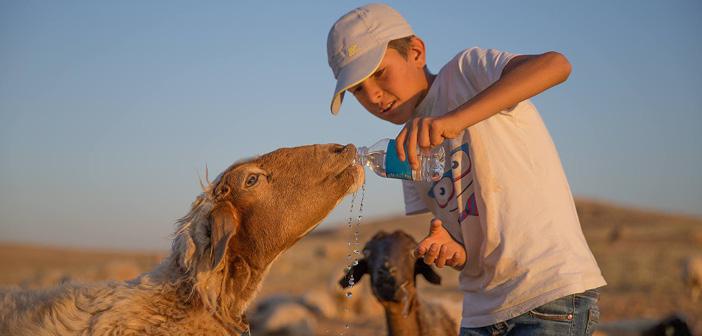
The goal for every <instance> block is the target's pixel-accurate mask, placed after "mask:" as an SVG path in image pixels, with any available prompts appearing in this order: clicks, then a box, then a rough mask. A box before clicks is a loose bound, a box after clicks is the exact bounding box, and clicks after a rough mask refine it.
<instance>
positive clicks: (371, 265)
mask: <svg viewBox="0 0 702 336" xmlns="http://www.w3.org/2000/svg"><path fill="white" fill-rule="evenodd" d="M416 248H417V242H416V241H415V240H414V238H412V236H410V235H409V234H407V233H405V232H403V231H395V232H393V233H392V234H387V233H385V232H383V231H380V232H378V233H376V234H375V236H373V238H372V239H371V240H369V241H368V242H367V243H366V245H365V247H364V248H363V256H364V257H363V259H361V260H359V261H358V264H357V265H355V266H352V267H351V269H350V270H348V272H347V273H346V275H345V276H344V277H343V278H342V279H341V280H340V281H339V284H340V285H341V286H342V287H344V288H346V287H349V286H350V285H351V284H350V280H351V276H353V279H354V281H355V282H358V281H360V280H361V278H362V277H363V275H364V274H370V281H371V288H372V289H373V294H374V295H375V297H376V298H378V300H379V301H380V303H381V304H383V305H384V306H386V305H388V304H393V303H401V304H402V305H403V306H404V309H403V311H405V310H406V309H407V304H409V299H410V296H412V295H414V292H415V290H416V287H415V284H416V277H417V275H418V274H421V275H422V276H424V278H425V279H427V280H428V281H429V282H431V283H433V284H437V285H438V284H441V277H440V276H439V275H438V274H436V272H434V270H433V269H432V268H431V266H429V265H427V264H426V263H424V261H423V260H422V259H417V258H416V257H415V256H414V254H413V251H414V250H415V249H416Z"/></svg>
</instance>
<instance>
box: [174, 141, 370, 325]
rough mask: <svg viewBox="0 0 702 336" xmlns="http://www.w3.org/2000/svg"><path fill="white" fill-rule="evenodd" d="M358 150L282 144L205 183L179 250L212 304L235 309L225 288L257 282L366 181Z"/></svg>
mask: <svg viewBox="0 0 702 336" xmlns="http://www.w3.org/2000/svg"><path fill="white" fill-rule="evenodd" d="M355 156H356V148H355V147H354V146H353V145H348V146H341V145H333V144H330V145H312V146H304V147H296V148H284V149H279V150H276V151H274V152H271V153H268V154H265V155H262V156H259V157H256V158H254V159H251V160H248V161H245V162H239V163H236V164H234V165H232V166H231V167H229V168H228V169H227V170H225V171H224V172H223V173H222V174H221V175H220V176H219V177H218V178H217V179H216V180H215V181H214V182H213V183H211V184H209V185H208V186H206V187H205V188H204V189H205V191H204V192H203V194H201V195H200V196H199V197H198V198H197V199H196V201H195V202H194V203H193V206H192V210H191V211H190V213H189V214H188V215H186V216H185V217H184V218H183V219H181V220H180V225H179V229H178V232H177V236H176V239H175V240H174V243H173V250H174V255H175V259H176V261H177V263H178V265H179V266H180V268H181V269H182V270H184V272H185V274H186V276H187V277H189V278H190V279H191V280H192V284H193V288H194V289H195V290H196V291H197V292H198V293H199V294H200V296H201V297H202V299H203V302H204V303H205V305H206V306H207V307H208V308H209V309H210V310H213V311H217V310H221V309H227V307H225V305H224V304H223V303H222V302H221V301H222V298H223V296H224V294H225V293H233V292H246V291H247V289H250V288H248V287H250V286H251V285H252V284H251V283H250V282H249V281H248V279H249V277H251V276H256V277H257V278H260V277H261V276H262V274H263V273H265V271H266V269H267V268H268V266H269V265H270V263H271V262H272V261H273V260H274V259H275V258H276V257H277V256H278V255H279V254H280V253H281V252H283V251H284V250H286V249H287V248H289V247H290V246H291V245H293V244H294V243H295V242H296V241H297V240H299V239H300V238H302V237H303V236H304V235H305V234H307V233H308V232H310V231H311V230H312V229H313V228H314V227H315V226H316V225H318V224H319V223H320V222H321V221H322V220H323V219H324V217H326V216H327V215H328V214H329V212H330V211H331V210H332V209H333V208H334V206H336V204H338V202H340V201H341V199H342V198H343V196H344V195H346V194H347V193H350V192H354V191H356V190H357V189H358V188H359V187H360V186H361V184H362V183H363V169H362V167H360V166H358V165H355V164H353V161H354V158H355ZM233 275H236V283H235V282H233V281H229V280H230V279H231V278H233ZM249 292H253V290H249ZM251 295H253V294H251Z"/></svg>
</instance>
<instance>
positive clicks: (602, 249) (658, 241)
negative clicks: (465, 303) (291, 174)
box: [0, 200, 702, 336]
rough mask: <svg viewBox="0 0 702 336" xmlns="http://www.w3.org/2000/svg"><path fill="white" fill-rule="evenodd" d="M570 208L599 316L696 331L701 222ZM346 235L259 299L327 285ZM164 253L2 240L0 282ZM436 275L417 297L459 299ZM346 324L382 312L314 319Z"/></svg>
mask: <svg viewBox="0 0 702 336" xmlns="http://www.w3.org/2000/svg"><path fill="white" fill-rule="evenodd" d="M577 206H578V213H579V214H580V218H581V223H582V226H583V230H584V232H585V235H586V237H587V239H588V242H589V243H590V247H591V248H592V250H593V253H594V254H595V257H596V258H597V260H598V262H599V264H600V267H601V269H602V271H603V273H604V276H605V279H606V280H607V281H608V283H609V285H608V286H607V287H605V288H604V289H603V293H602V299H601V302H600V308H601V311H602V320H603V321H614V320H622V319H638V318H650V319H659V318H662V317H664V316H666V315H668V314H670V313H675V312H681V313H683V314H684V315H685V316H687V317H688V319H689V321H690V322H691V324H692V325H694V327H695V330H698V331H702V318H701V317H702V305H700V304H699V302H698V303H696V304H695V303H693V302H692V301H691V300H690V299H689V296H688V292H687V291H686V289H685V288H684V286H683V282H682V275H681V266H682V260H683V259H684V258H685V257H686V256H688V255H693V254H702V220H701V219H696V218H690V217H685V216H677V215H668V214H661V213H655V212H650V211H644V210H634V209H627V208H622V207H616V206H612V205H608V204H604V203H598V202H594V201H588V200H579V201H578V202H577ZM428 221H429V217H428V216H425V215H421V216H413V217H397V218H388V219H384V220H377V221H374V222H367V223H365V224H364V225H363V226H362V228H361V242H365V241H366V240H368V239H369V238H370V237H371V236H372V235H373V234H375V233H376V232H377V231H378V230H386V231H394V230H398V229H402V230H404V231H406V232H408V233H410V234H412V235H413V236H414V237H415V238H417V239H421V238H422V237H423V236H424V234H425V232H426V230H427V227H428V224H427V223H428ZM615 230H616V231H615ZM352 236H353V233H352V232H351V231H350V230H349V229H348V228H346V227H343V228H339V229H338V230H333V231H326V232H315V233H313V234H312V235H310V236H309V237H306V238H305V239H303V240H301V241H300V242H299V243H298V244H297V245H295V246H294V247H293V248H292V249H291V250H290V251H288V252H286V253H285V254H284V255H282V256H281V258H280V259H279V260H278V261H277V262H276V264H275V265H274V266H273V267H272V269H271V272H270V274H269V277H268V278H267V280H266V281H265V282H264V284H263V288H262V291H261V293H260V295H259V298H264V297H266V296H268V295H272V294H278V293H286V294H303V293H305V292H306V291H308V290H310V289H313V288H329V287H331V286H333V284H334V282H335V281H336V280H338V279H339V278H340V277H341V275H342V272H343V268H344V266H345V265H344V264H345V258H346V255H347V253H348V245H347V242H348V241H349V239H350V238H352ZM163 256H164V254H163V253H155V252H154V253H136V252H119V251H115V252H109V251H86V250H76V249H65V248H47V247H38V246H25V245H17V244H2V245H0V285H3V286H7V285H22V286H24V287H30V288H38V287H46V286H49V285H52V284H54V283H56V282H59V281H65V280H67V279H70V280H78V281H96V280H102V279H108V278H109V279H125V278H128V277H131V276H132V275H133V274H134V273H136V272H138V271H145V270H148V269H150V268H151V267H153V266H154V265H155V264H156V263H157V262H158V260H160V258H162V257H163ZM439 273H440V274H441V275H442V277H443V280H444V282H443V285H442V286H441V287H436V286H432V285H429V284H427V283H426V282H425V281H423V280H420V281H419V288H420V290H421V291H422V292H423V293H426V294H423V295H424V296H425V297H434V298H440V299H443V300H446V301H449V302H460V300H461V295H460V293H459V292H458V290H457V274H456V272H455V271H452V270H450V269H444V270H440V271H439ZM367 299H368V300H373V298H370V297H369V298H367ZM345 323H349V324H350V326H351V328H352V329H353V334H354V335H359V336H362V335H378V334H382V333H383V331H384V320H383V317H382V315H380V316H379V315H378V314H373V315H371V316H357V317H355V318H348V317H346V318H344V319H341V318H339V319H336V320H333V319H332V320H323V321H320V323H319V328H318V329H319V330H320V335H337V334H338V333H339V332H341V331H343V330H344V324H345Z"/></svg>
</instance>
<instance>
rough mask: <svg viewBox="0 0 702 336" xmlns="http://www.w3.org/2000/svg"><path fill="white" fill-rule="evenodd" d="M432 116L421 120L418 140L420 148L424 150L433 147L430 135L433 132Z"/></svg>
mask: <svg viewBox="0 0 702 336" xmlns="http://www.w3.org/2000/svg"><path fill="white" fill-rule="evenodd" d="M430 123H431V118H422V119H421V120H420V121H419V134H418V136H417V141H418V144H419V148H421V149H422V150H424V151H428V150H429V149H430V148H431V141H430V139H429V135H430V133H431V124H430Z"/></svg>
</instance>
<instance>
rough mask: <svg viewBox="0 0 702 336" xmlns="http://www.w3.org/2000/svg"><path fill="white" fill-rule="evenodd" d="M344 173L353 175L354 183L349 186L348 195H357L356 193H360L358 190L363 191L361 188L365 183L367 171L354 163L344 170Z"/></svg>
mask: <svg viewBox="0 0 702 336" xmlns="http://www.w3.org/2000/svg"><path fill="white" fill-rule="evenodd" d="M344 172H347V173H348V174H352V176H353V183H352V184H351V185H350V186H349V189H348V190H347V191H346V193H347V194H351V193H355V192H356V191H358V189H361V186H362V185H363V182H364V181H365V177H366V175H365V171H364V170H363V166H361V165H359V164H356V163H352V164H351V165H350V166H348V167H347V168H346V169H345V170H344Z"/></svg>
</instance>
